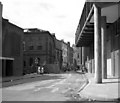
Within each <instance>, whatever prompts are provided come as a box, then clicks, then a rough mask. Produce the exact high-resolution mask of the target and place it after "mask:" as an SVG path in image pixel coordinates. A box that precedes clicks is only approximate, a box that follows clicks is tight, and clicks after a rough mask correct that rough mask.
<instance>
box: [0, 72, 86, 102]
mask: <svg viewBox="0 0 120 103" xmlns="http://www.w3.org/2000/svg"><path fill="white" fill-rule="evenodd" d="M41 78H46V79H42V80H41ZM32 79H33V80H32ZM20 81H23V80H19V81H16V82H17V83H18V84H17V85H13V86H8V87H7V86H6V87H4V88H2V101H77V100H80V99H81V100H85V99H83V98H80V96H78V95H77V92H78V91H79V89H80V87H82V86H83V85H84V83H85V77H84V74H79V73H75V72H68V73H64V74H48V75H42V76H39V77H36V78H30V79H26V80H24V82H23V83H22V82H20ZM25 81H26V83H25ZM14 82H15V81H14ZM15 84H16V83H15Z"/></svg>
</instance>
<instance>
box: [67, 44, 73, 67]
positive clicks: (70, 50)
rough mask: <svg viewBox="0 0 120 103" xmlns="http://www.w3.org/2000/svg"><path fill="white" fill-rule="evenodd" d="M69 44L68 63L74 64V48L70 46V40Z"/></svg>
mask: <svg viewBox="0 0 120 103" xmlns="http://www.w3.org/2000/svg"><path fill="white" fill-rule="evenodd" d="M67 44H68V65H69V66H72V65H73V48H72V47H71V46H70V42H68V43H67Z"/></svg>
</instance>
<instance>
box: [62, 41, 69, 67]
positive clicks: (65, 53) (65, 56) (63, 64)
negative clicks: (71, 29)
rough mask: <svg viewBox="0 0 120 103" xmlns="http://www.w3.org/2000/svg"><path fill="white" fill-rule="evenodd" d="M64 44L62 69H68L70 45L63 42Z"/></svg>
mask: <svg viewBox="0 0 120 103" xmlns="http://www.w3.org/2000/svg"><path fill="white" fill-rule="evenodd" d="M61 42H62V44H61V46H62V67H66V66H67V65H68V44H67V43H65V42H64V40H61Z"/></svg>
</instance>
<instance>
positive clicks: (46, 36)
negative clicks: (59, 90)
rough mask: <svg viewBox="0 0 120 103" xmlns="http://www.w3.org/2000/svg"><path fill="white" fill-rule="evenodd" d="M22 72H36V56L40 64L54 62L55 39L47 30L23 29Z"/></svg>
mask: <svg viewBox="0 0 120 103" xmlns="http://www.w3.org/2000/svg"><path fill="white" fill-rule="evenodd" d="M24 31H25V32H24V41H23V45H24V61H23V62H24V73H31V72H36V70H35V68H34V65H35V60H36V58H37V59H38V61H39V63H40V64H41V65H44V64H54V62H55V40H54V37H53V35H51V33H50V32H49V31H44V30H40V29H37V28H32V29H26V30H24Z"/></svg>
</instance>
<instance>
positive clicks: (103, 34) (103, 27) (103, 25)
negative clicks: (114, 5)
mask: <svg viewBox="0 0 120 103" xmlns="http://www.w3.org/2000/svg"><path fill="white" fill-rule="evenodd" d="M106 37H107V32H106V16H103V17H102V18H101V41H102V42H101V46H102V48H101V49H102V78H103V79H107V51H106Z"/></svg>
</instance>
